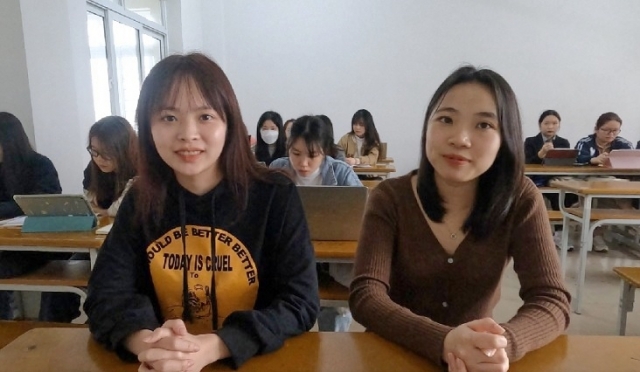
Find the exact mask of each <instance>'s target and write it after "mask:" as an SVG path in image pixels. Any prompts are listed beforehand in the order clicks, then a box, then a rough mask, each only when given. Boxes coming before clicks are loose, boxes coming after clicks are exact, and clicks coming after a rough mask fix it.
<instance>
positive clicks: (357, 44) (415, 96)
mask: <svg viewBox="0 0 640 372" xmlns="http://www.w3.org/2000/svg"><path fill="white" fill-rule="evenodd" d="M206 3H207V2H205V5H204V6H203V8H202V9H203V12H202V13H203V14H202V19H203V20H204V21H203V22H206V20H216V21H222V22H223V28H224V29H223V30H222V31H220V30H219V28H218V27H209V26H208V25H204V26H203V27H202V31H203V33H204V36H203V41H204V48H203V49H204V51H205V52H207V53H208V54H210V55H212V56H213V57H214V58H216V59H217V60H221V61H223V67H224V68H225V71H226V72H227V74H228V75H229V77H230V79H231V82H232V84H233V86H234V88H235V90H236V93H237V94H238V97H239V100H240V105H241V108H242V112H243V116H244V119H245V122H246V124H247V127H248V128H249V130H250V132H255V123H256V122H257V119H258V117H259V116H260V114H261V113H262V112H263V111H265V110H271V109H273V110H276V111H278V112H280V113H281V114H282V116H283V117H284V118H288V117H296V116H299V115H303V114H308V113H313V114H320V113H324V114H327V115H328V116H329V117H330V118H331V119H332V120H333V122H334V125H335V132H336V136H337V137H339V136H340V135H342V134H343V133H345V132H347V131H348V130H349V127H350V120H351V116H352V115H353V113H354V112H355V111H356V110H358V109H360V108H367V109H368V110H370V111H371V112H372V114H373V116H374V119H375V122H376V125H377V127H378V130H379V132H380V135H381V138H382V140H383V141H386V142H388V143H389V155H390V156H392V157H394V158H395V159H396V167H397V168H398V173H397V175H400V174H403V173H405V172H407V171H409V170H410V169H412V168H414V167H416V166H417V163H418V160H419V145H420V144H419V139H418V138H419V135H420V131H421V127H422V122H423V120H424V112H425V109H426V106H427V103H428V101H429V99H430V97H431V95H432V94H433V92H434V91H435V89H436V88H437V86H438V85H439V84H440V83H441V82H442V80H444V78H445V77H446V76H447V75H448V74H449V73H450V72H451V71H452V70H454V69H455V68H456V67H458V66H459V65H461V64H462V63H472V64H474V65H480V66H485V67H489V68H492V69H495V70H496V71H498V72H499V73H500V74H502V75H503V76H504V77H505V78H506V79H507V80H508V81H509V82H510V84H511V85H512V86H513V88H514V90H515V92H516V94H517V95H518V97H519V100H520V106H521V111H522V114H523V125H524V132H525V135H527V136H530V135H534V134H536V133H537V118H538V115H539V114H540V113H541V112H542V111H543V110H545V109H550V108H553V109H556V110H558V111H559V112H560V114H561V115H562V118H563V128H562V130H561V135H563V136H565V137H567V138H569V140H570V141H571V143H572V144H575V142H576V141H577V140H578V139H579V138H581V137H583V136H585V135H587V134H589V133H591V130H592V128H593V125H594V124H595V121H596V118H597V117H598V116H599V115H600V114H601V113H603V112H605V111H615V112H617V113H618V114H619V115H620V116H621V117H622V119H623V121H624V125H623V133H622V135H623V136H624V137H626V138H628V139H630V140H633V141H634V143H635V141H637V140H639V139H640V125H639V124H640V110H638V103H637V102H638V97H640V64H639V62H638V61H640V48H638V45H639V44H638V40H640V22H638V19H640V2H638V1H629V0H612V1H607V2H604V1H599V0H567V1H562V2H558V1H555V0H538V1H535V2H531V1H526V0H518V1H508V0H486V1H481V2H477V1H470V0H466V1H465V0H455V1H447V2H443V1H435V0H432V1H420V0H401V1H393V2H392V1H385V0H377V1H372V0H352V1H341V0H324V1H313V2H311V1H304V2H299V1H287V0H280V1H276V0H272V1H260V0H251V1H249V0H245V1H224V2H223V5H222V6H219V5H216V6H207V5H206ZM214 8H215V9H214ZM221 10H222V13H223V14H222V15H220V14H219V13H218V12H219V11H221ZM183 19H184V15H183ZM221 38H222V45H223V46H222V47H221V43H220V39H221Z"/></svg>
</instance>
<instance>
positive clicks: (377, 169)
mask: <svg viewBox="0 0 640 372" xmlns="http://www.w3.org/2000/svg"><path fill="white" fill-rule="evenodd" d="M353 171H354V172H356V174H371V175H374V176H379V177H384V178H389V174H391V173H394V172H395V171H396V167H395V166H393V165H392V164H376V165H374V166H372V167H358V166H355V167H353Z"/></svg>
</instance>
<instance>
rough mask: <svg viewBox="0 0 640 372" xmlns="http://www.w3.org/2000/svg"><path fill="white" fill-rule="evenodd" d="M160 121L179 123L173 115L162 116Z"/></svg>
mask: <svg viewBox="0 0 640 372" xmlns="http://www.w3.org/2000/svg"><path fill="white" fill-rule="evenodd" d="M160 119H161V120H162V121H169V122H172V121H178V118H176V117H175V116H173V115H164V116H162V117H161V118H160Z"/></svg>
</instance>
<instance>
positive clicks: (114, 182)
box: [88, 116, 138, 204]
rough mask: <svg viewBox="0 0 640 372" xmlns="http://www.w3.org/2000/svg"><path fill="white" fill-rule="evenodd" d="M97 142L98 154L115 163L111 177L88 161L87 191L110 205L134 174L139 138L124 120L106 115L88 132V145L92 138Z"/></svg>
mask: <svg viewBox="0 0 640 372" xmlns="http://www.w3.org/2000/svg"><path fill="white" fill-rule="evenodd" d="M92 138H95V139H97V140H98V141H100V145H101V152H100V155H104V156H106V157H108V158H109V159H110V160H111V161H113V162H114V163H115V166H116V170H115V171H114V172H113V174H110V173H104V172H102V171H101V170H100V168H99V167H98V166H97V165H96V163H95V162H94V161H93V160H92V161H91V165H90V167H91V183H90V184H89V188H88V190H89V192H91V193H92V194H94V195H95V196H96V199H97V200H98V201H101V202H102V201H105V202H107V203H109V204H111V203H112V202H113V201H115V200H117V199H118V198H119V197H120V194H122V192H123V191H124V189H125V187H126V186H127V182H129V180H130V179H131V178H133V177H134V176H135V175H136V161H137V160H138V136H137V135H136V132H135V131H134V130H133V127H132V126H131V124H129V122H128V121H127V119H125V118H123V117H120V116H107V117H104V118H102V119H100V120H98V121H97V122H96V123H95V124H93V125H92V126H91V129H90V130H89V146H91V139H92Z"/></svg>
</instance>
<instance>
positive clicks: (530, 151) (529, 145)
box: [524, 133, 571, 164]
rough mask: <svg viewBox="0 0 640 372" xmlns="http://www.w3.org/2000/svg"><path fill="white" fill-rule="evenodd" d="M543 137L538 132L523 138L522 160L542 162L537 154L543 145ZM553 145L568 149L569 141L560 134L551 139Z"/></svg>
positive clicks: (569, 146) (528, 162) (532, 162)
mask: <svg viewBox="0 0 640 372" xmlns="http://www.w3.org/2000/svg"><path fill="white" fill-rule="evenodd" d="M544 142H545V140H544V137H542V134H541V133H538V135H537V136H533V137H527V139H525V140H524V159H525V160H524V162H525V163H526V164H542V160H543V159H540V157H539V156H538V152H540V149H541V148H542V146H544ZM552 142H553V147H554V148H556V149H568V148H571V145H570V144H569V141H568V140H567V139H565V138H562V137H560V136H555V137H554V138H553V140H552Z"/></svg>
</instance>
